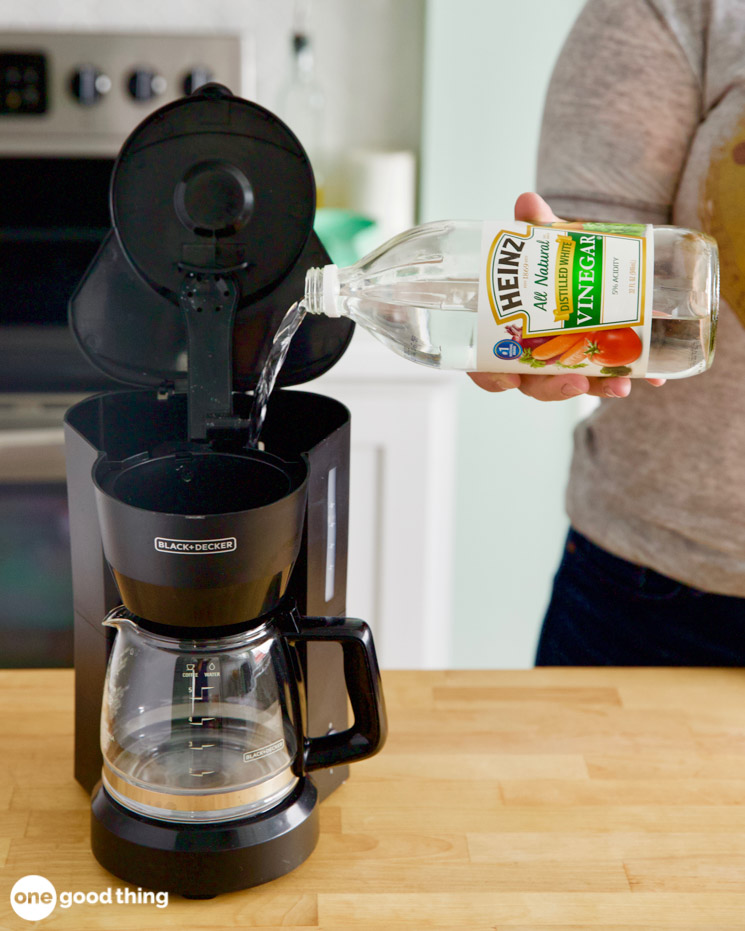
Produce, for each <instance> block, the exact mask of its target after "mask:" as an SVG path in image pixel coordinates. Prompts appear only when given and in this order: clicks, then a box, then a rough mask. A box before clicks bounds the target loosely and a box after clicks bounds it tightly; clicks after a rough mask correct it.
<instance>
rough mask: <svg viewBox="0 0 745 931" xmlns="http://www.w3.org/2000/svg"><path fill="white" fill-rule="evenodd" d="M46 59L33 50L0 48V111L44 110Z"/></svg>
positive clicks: (45, 98) (45, 109)
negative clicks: (4, 50)
mask: <svg viewBox="0 0 745 931" xmlns="http://www.w3.org/2000/svg"><path fill="white" fill-rule="evenodd" d="M46 111H47V62H46V58H45V56H44V55H41V54H39V53H34V52H0V113H3V114H12V113H18V114H23V113H46Z"/></svg>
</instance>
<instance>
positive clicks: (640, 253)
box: [478, 221, 654, 375]
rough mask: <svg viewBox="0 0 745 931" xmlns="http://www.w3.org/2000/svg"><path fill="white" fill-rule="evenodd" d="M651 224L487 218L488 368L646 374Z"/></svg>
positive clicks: (484, 323)
mask: <svg viewBox="0 0 745 931" xmlns="http://www.w3.org/2000/svg"><path fill="white" fill-rule="evenodd" d="M653 243H654V240H653V237H652V227H651V226H637V225H627V224H619V223H566V224H556V225H555V226H548V227H546V226H533V225H532V224H529V223H520V222H519V221H513V222H512V223H510V224H509V225H505V224H499V223H485V224H484V228H483V240H482V259H481V281H480V287H479V308H478V312H479V326H478V368H479V371H502V372H504V371H512V372H525V371H528V370H535V371H537V372H538V371H540V372H543V373H545V374H556V373H558V372H562V371H566V370H567V369H578V370H582V371H583V373H584V374H586V375H601V374H602V375H609V374H628V375H644V374H645V373H646V369H647V359H648V357H649V333H650V329H651V320H652V313H651V307H652V269H653V267H654V265H653V254H652V252H653Z"/></svg>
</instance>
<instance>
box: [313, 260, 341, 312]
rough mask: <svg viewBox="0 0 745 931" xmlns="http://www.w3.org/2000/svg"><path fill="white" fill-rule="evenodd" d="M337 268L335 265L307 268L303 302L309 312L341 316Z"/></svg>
mask: <svg viewBox="0 0 745 931" xmlns="http://www.w3.org/2000/svg"><path fill="white" fill-rule="evenodd" d="M339 291H340V287H339V269H338V268H337V267H336V265H326V266H324V267H323V268H309V269H308V271H307V273H306V275H305V296H304V298H303V303H304V304H305V309H306V311H307V313H309V314H326V316H327V317H340V316H342V313H341V309H340V307H339V301H338V300H337V298H338V296H339Z"/></svg>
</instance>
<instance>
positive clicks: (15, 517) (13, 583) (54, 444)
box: [0, 398, 73, 668]
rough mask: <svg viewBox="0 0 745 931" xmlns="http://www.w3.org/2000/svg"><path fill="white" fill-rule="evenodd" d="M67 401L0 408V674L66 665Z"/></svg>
mask: <svg viewBox="0 0 745 931" xmlns="http://www.w3.org/2000/svg"><path fill="white" fill-rule="evenodd" d="M69 400H70V399H61V398H55V399H49V400H46V401H45V400H44V399H43V398H35V399H14V403H12V404H10V403H7V404H0V667H4V668H13V667H33V666H37V667H39V666H71V665H72V629H73V608H72V575H71V570H70V541H69V521H68V510H67V491H66V486H65V457H64V442H63V431H62V416H63V414H64V411H65V410H66V409H67V407H68V406H69Z"/></svg>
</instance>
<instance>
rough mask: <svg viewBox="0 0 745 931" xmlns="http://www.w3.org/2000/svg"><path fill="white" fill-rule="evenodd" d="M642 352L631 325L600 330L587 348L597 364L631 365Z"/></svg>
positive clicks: (640, 344)
mask: <svg viewBox="0 0 745 931" xmlns="http://www.w3.org/2000/svg"><path fill="white" fill-rule="evenodd" d="M641 354H642V341H641V340H640V339H639V337H638V336H637V334H636V332H635V331H634V330H632V329H631V327H628V326H626V327H621V328H620V329H619V330H600V331H599V332H598V333H597V334H596V335H595V339H594V340H593V342H592V345H591V346H590V347H589V348H588V350H587V355H588V356H590V358H591V359H592V361H593V362H597V364H598V365H610V366H617V365H631V363H632V362H635V361H636V360H637V359H638V358H639V356H640V355H641Z"/></svg>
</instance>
